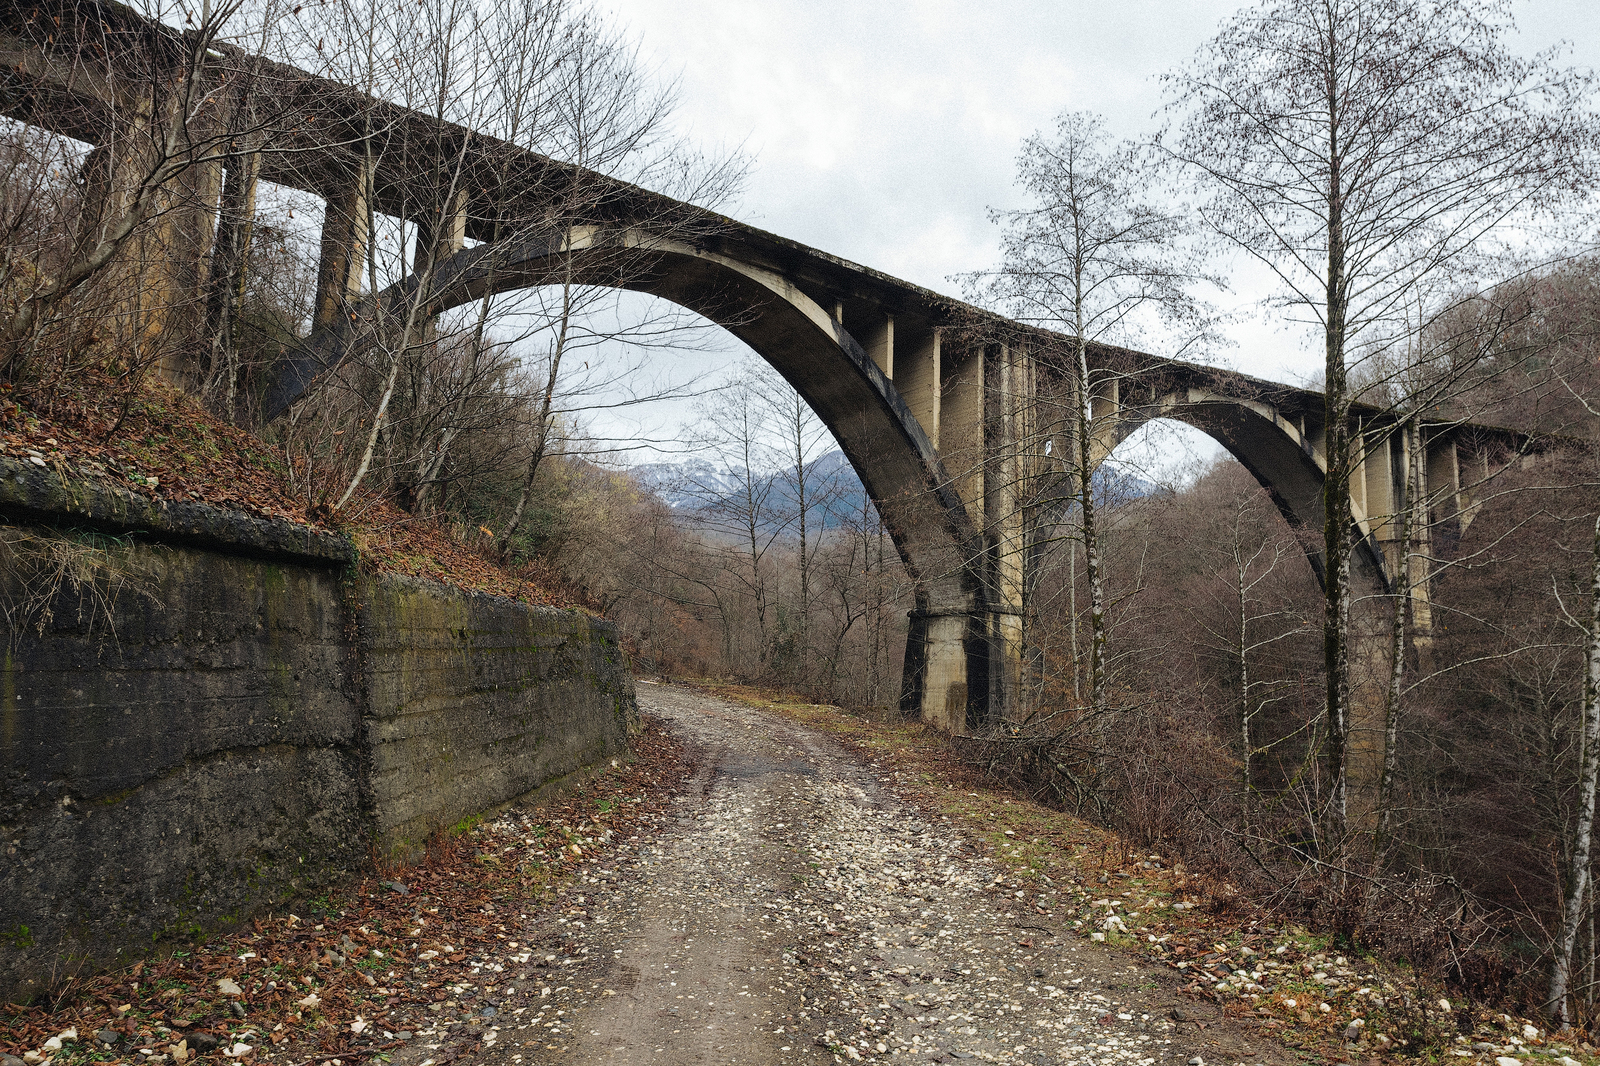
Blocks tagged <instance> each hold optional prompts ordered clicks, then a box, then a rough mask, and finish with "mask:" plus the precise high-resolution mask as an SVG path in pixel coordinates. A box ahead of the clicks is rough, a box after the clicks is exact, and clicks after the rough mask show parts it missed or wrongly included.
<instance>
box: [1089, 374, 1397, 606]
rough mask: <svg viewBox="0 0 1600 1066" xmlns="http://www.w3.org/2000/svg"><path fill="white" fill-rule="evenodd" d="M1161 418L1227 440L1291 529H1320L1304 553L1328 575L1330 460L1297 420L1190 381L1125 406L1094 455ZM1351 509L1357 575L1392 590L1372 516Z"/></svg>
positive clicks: (1355, 506)
mask: <svg viewBox="0 0 1600 1066" xmlns="http://www.w3.org/2000/svg"><path fill="white" fill-rule="evenodd" d="M1158 419H1172V420H1174V421H1177V422H1182V423H1184V424H1185V425H1189V426H1192V427H1194V428H1195V429H1198V430H1200V431H1201V432H1202V433H1204V434H1206V435H1207V436H1209V437H1210V438H1211V439H1212V440H1214V441H1216V442H1217V443H1218V444H1220V445H1222V447H1223V448H1224V449H1226V450H1227V452H1228V454H1230V455H1232V456H1233V457H1234V458H1235V459H1237V460H1238V461H1239V463H1240V464H1241V465H1243V466H1244V468H1245V469H1246V470H1248V471H1250V474H1251V476H1253V477H1254V478H1255V479H1256V482H1257V483H1258V484H1259V485H1260V486H1261V487H1262V488H1263V489H1266V490H1267V492H1268V494H1269V495H1271V497H1272V501H1273V503H1274V504H1276V505H1277V508H1278V511H1279V513H1280V514H1282V515H1283V517H1284V520H1285V521H1286V522H1288V523H1289V527H1290V528H1291V529H1294V530H1296V531H1302V530H1303V531H1306V532H1308V533H1315V534H1318V536H1317V537H1315V538H1311V540H1310V541H1309V542H1308V544H1307V547H1306V558H1307V560H1308V561H1309V562H1310V563H1311V567H1312V569H1313V570H1314V571H1315V572H1316V575H1317V580H1318V581H1319V582H1322V581H1325V580H1326V573H1325V570H1324V561H1323V557H1322V553H1321V551H1320V550H1319V549H1318V548H1316V547H1315V546H1314V543H1315V541H1317V540H1320V531H1321V530H1322V527H1323V522H1324V515H1325V513H1326V512H1325V510H1324V505H1323V485H1324V483H1325V482H1326V480H1327V476H1328V464H1327V460H1326V458H1325V457H1324V455H1323V453H1322V451H1321V449H1320V448H1318V447H1316V446H1315V443H1314V442H1313V441H1312V440H1310V439H1309V438H1308V437H1307V436H1306V434H1305V433H1304V432H1303V431H1302V429H1301V427H1300V425H1298V424H1297V423H1295V422H1293V421H1291V420H1290V419H1287V418H1285V417H1284V416H1283V414H1282V412H1280V411H1279V410H1278V408H1276V407H1275V406H1273V405H1272V404H1269V403H1266V402H1264V401H1262V400H1259V399H1254V398H1250V397H1239V396H1229V395H1227V394H1225V393H1220V392H1216V391H1213V390H1210V389H1206V388H1196V387H1190V388H1187V389H1182V390H1178V391H1174V392H1169V393H1166V394H1165V395H1161V396H1158V397H1155V398H1154V399H1151V400H1148V401H1145V402H1142V403H1139V404H1135V405H1129V406H1127V407H1124V408H1122V409H1120V410H1119V411H1118V412H1117V417H1116V420H1115V421H1114V422H1113V423H1112V424H1111V426H1110V427H1109V432H1107V433H1103V434H1102V440H1101V443H1100V444H1099V445H1098V447H1097V450H1096V454H1097V461H1098V462H1104V461H1105V460H1106V459H1108V458H1110V456H1111V453H1112V451H1113V450H1114V449H1115V448H1116V446H1117V445H1119V444H1121V443H1122V442H1123V441H1124V440H1127V439H1128V437H1129V436H1131V435H1132V434H1133V433H1134V431H1136V430H1138V429H1139V428H1141V427H1143V426H1145V425H1147V424H1149V423H1150V422H1153V421H1156V420H1158ZM1350 510H1351V518H1352V525H1353V527H1354V530H1353V532H1354V540H1355V546H1356V551H1355V553H1354V555H1353V556H1352V560H1353V563H1354V566H1353V567H1352V570H1353V571H1354V576H1355V577H1356V578H1357V579H1358V580H1360V581H1362V582H1363V583H1365V584H1368V585H1370V586H1372V587H1373V588H1374V589H1375V590H1376V589H1387V588H1388V583H1389V575H1388V566H1387V562H1386V559H1385V556H1384V553H1383V549H1382V548H1381V547H1380V545H1379V543H1378V538H1377V536H1376V535H1375V533H1374V530H1373V528H1372V522H1371V521H1370V520H1369V517H1368V516H1367V514H1366V513H1365V511H1364V510H1363V508H1362V507H1361V505H1360V504H1359V503H1358V502H1357V501H1355V500H1352V501H1351V503H1350Z"/></svg>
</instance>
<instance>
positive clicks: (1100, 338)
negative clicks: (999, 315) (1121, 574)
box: [965, 111, 1204, 712]
mask: <svg viewBox="0 0 1600 1066" xmlns="http://www.w3.org/2000/svg"><path fill="white" fill-rule="evenodd" d="M1151 178H1152V170H1151V167H1150V160H1149V158H1148V157H1147V156H1146V155H1145V154H1144V153H1143V152H1141V150H1140V149H1138V148H1137V147H1136V146H1134V145H1132V144H1129V143H1126V142H1123V143H1113V142H1111V140H1110V138H1109V136H1108V135H1107V133H1106V131H1105V127H1104V123H1103V122H1102V121H1101V119H1100V118H1099V117H1098V116H1096V115H1093V114H1091V113H1089V112H1083V111H1076V112H1067V113H1065V114H1063V115H1062V116H1061V117H1060V118H1059V119H1058V120H1057V122H1056V128H1055V130H1054V131H1052V133H1051V134H1049V135H1046V134H1036V135H1034V136H1033V137H1030V138H1029V139H1028V140H1027V141H1026V142H1025V143H1024V145H1023V149H1022V153H1021V155H1020V157H1019V158H1018V161H1017V181H1018V184H1019V185H1020V186H1021V187H1022V189H1023V190H1024V191H1025V192H1026V194H1027V195H1028V197H1029V198H1030V199H1031V201H1032V204H1031V205H1030V206H1028V207H1025V208H1020V209H1016V210H1007V211H995V212H992V213H991V217H992V219H993V220H994V221H995V222H997V223H998V224H1000V225H1001V226H1002V227H1003V236H1002V239H1001V252H1002V264H1001V266H1000V267H999V269H997V270H995V271H992V272H988V273H982V274H974V275H969V276H968V277H967V278H966V279H965V280H966V282H967V284H968V288H969V290H970V291H971V293H972V295H973V298H974V299H975V300H978V301H981V302H987V303H990V304H992V305H995V306H998V307H1000V308H1003V309H1004V310H1005V311H1006V312H1007V313H1009V314H1010V315H1012V316H1013V317H1014V318H1016V319H1017V320H1019V321H1022V322H1026V323H1030V324H1034V325H1039V326H1044V327H1047V328H1050V329H1054V330H1058V331H1060V332H1062V333H1064V334H1065V335H1066V337H1067V346H1066V350H1065V351H1064V352H1061V353H1051V354H1052V355H1058V357H1059V362H1060V363H1061V364H1062V365H1061V370H1062V371H1064V373H1065V376H1066V378H1067V380H1068V381H1069V382H1070V387H1069V388H1068V390H1067V392H1066V396H1067V399H1066V401H1065V402H1066V403H1067V404H1068V405H1070V407H1069V410H1068V411H1066V412H1060V413H1053V412H1049V413H1047V412H1041V415H1040V417H1039V418H1038V419H1037V421H1038V422H1039V423H1040V424H1041V425H1055V424H1059V422H1060V421H1062V420H1063V418H1062V416H1063V415H1064V416H1065V417H1064V420H1065V421H1066V422H1067V424H1068V427H1069V432H1070V441H1071V444H1070V447H1071V449H1072V452H1073V454H1072V455H1071V456H1070V457H1069V458H1067V460H1066V467H1067V469H1068V470H1069V471H1070V480H1071V484H1072V489H1071V503H1072V504H1073V505H1074V506H1075V512H1076V516H1077V539H1078V540H1079V541H1080V542H1081V544H1082V546H1083V562H1084V572H1085V577H1086V583H1087V587H1088V598H1089V633H1088V644H1089V647H1088V653H1089V663H1088V671H1087V674H1088V678H1087V680H1088V685H1087V687H1088V693H1089V700H1090V703H1091V705H1092V706H1093V708H1094V709H1095V710H1096V711H1099V712H1103V711H1104V710H1105V709H1106V707H1107V704H1108V684H1107V671H1106V662H1107V649H1106V643H1107V640H1108V639H1109V633H1108V626H1107V618H1106V592H1105V579H1104V574H1103V572H1102V570H1103V561H1104V559H1103V552H1102V550H1101V534H1100V528H1099V525H1098V520H1097V513H1096V500H1095V492H1094V471H1095V468H1096V466H1097V465H1098V463H1099V461H1100V459H1101V456H1099V455H1097V454H1096V452H1095V449H1096V444H1097V435H1098V434H1097V430H1098V428H1099V423H1098V420H1097V418H1096V413H1095V406H1094V405H1095V400H1096V397H1097V396H1105V395H1108V394H1110V391H1111V390H1110V389H1109V388H1108V386H1110V385H1112V384H1113V382H1114V376H1115V371H1114V370H1108V369H1104V368H1101V367H1098V366H1095V365H1091V362H1090V358H1089V347H1090V345H1091V343H1095V342H1112V343H1116V342H1124V343H1126V342H1128V341H1131V340H1133V339H1134V338H1136V337H1138V336H1139V335H1140V333H1141V330H1142V329H1144V328H1147V327H1148V326H1149V325H1150V324H1151V319H1164V320H1165V321H1166V322H1167V323H1168V324H1169V325H1172V326H1175V327H1177V331H1178V333H1179V335H1180V336H1185V335H1186V337H1187V339H1188V340H1191V341H1193V340H1196V339H1198V338H1199V337H1200V336H1201V334H1202V333H1203V332H1204V331H1203V329H1201V328H1200V323H1201V311H1202V307H1201V305H1200V304H1199V303H1198V301H1196V300H1195V299H1194V298H1193V297H1192V296H1191V295H1190V293H1189V287H1190V286H1191V285H1192V284H1193V283H1195V282H1197V281H1199V280H1200V279H1201V272H1200V270H1199V268H1198V266H1197V263H1196V260H1195V258H1194V256H1193V255H1192V253H1191V252H1190V250H1189V249H1188V248H1187V247H1186V245H1185V243H1184V238H1185V236H1186V233H1187V226H1186V223H1185V220H1184V218H1183V216H1182V215H1181V214H1180V213H1178V211H1177V210H1176V209H1174V208H1173V207H1172V206H1170V205H1162V204H1159V203H1157V202H1155V201H1154V200H1153V199H1152V198H1150V197H1149V196H1148V195H1147V190H1148V189H1149V188H1150V185H1151V184H1152V181H1151ZM1184 347H1185V346H1184V345H1183V344H1181V343H1180V344H1179V345H1178V346H1177V348H1176V350H1175V351H1174V352H1172V353H1170V354H1174V355H1177V354H1181V352H1182V350H1183V348H1184ZM1039 354H1044V353H1039ZM1112 417H1115V416H1114V413H1113V415H1112ZM1046 510H1049V508H1046ZM1055 510H1058V511H1059V510H1060V508H1059V507H1057V508H1055ZM1074 615H1076V612H1074ZM1074 670H1076V664H1075V665H1074Z"/></svg>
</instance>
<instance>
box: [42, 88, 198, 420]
mask: <svg viewBox="0 0 1600 1066" xmlns="http://www.w3.org/2000/svg"><path fill="white" fill-rule="evenodd" d="M130 112H131V115H130V117H129V118H128V119H127V120H126V121H125V122H123V123H120V124H119V125H118V127H117V129H116V130H115V131H114V133H113V135H112V137H111V139H109V140H107V141H106V142H105V143H102V144H99V145H97V146H95V148H93V149H92V150H91V151H90V153H89V158H88V160H87V161H86V163H85V165H84V193H83V208H82V211H81V213H80V215H79V218H78V224H77V231H76V233H75V236H74V244H75V247H76V250H77V252H78V254H88V253H90V252H92V251H93V250H94V249H95V248H96V247H97V246H99V245H101V243H102V242H103V241H105V240H107V239H108V238H110V237H111V235H112V233H113V231H114V230H115V227H116V226H117V224H118V223H120V222H121V221H122V220H123V219H125V218H126V217H127V215H128V212H129V211H131V210H133V208H134V205H135V203H136V201H137V200H138V198H139V195H140V193H141V191H142V183H143V182H144V181H145V179H146V177H147V175H148V174H149V173H150V171H151V168H152V167H153V166H154V165H155V162H156V156H155V152H156V149H157V145H158V144H159V138H160V136H161V132H162V131H161V130H160V128H159V127H160V125H161V124H160V123H158V122H157V121H156V115H155V113H154V111H153V106H152V104H151V102H150V99H149V94H144V96H143V97H142V99H141V100H140V101H139V102H138V103H137V104H136V105H135V106H133V107H132V108H130ZM167 121H172V119H171V116H168V117H167ZM221 177H222V168H221V161H220V159H217V158H201V159H197V160H195V161H193V162H191V163H190V164H189V165H188V166H187V167H185V168H184V169H183V170H181V171H180V172H179V173H178V174H176V175H175V176H173V177H171V178H169V179H168V180H167V181H166V182H165V183H164V184H163V185H162V186H161V187H160V189H159V190H158V191H157V192H156V194H155V203H154V205H153V206H152V208H151V209H150V210H149V211H148V212H147V213H146V215H145V221H144V223H143V224H142V225H140V226H139V227H138V228H137V229H135V230H134V231H133V233H132V235H131V236H129V237H128V238H127V239H126V241H125V242H124V243H123V244H122V245H121V247H120V248H119V249H118V250H117V252H116V256H115V259H114V260H113V263H112V265H111V266H109V267H108V268H107V270H106V272H105V274H104V275H103V276H102V277H101V278H100V279H99V280H98V281H97V282H96V283H95V286H94V289H93V290H91V291H97V292H98V293H99V294H100V295H99V296H94V295H90V296H88V297H87V299H88V300H89V301H90V302H91V303H99V304H100V306H99V307H96V308H94V309H92V310H90V311H89V313H88V315H87V316H85V317H86V318H91V319H94V318H97V319H100V320H101V321H103V322H106V323H108V324H109V326H110V328H109V329H108V330H106V332H105V334H104V336H106V337H108V338H109V341H110V343H111V344H112V345H113V346H114V348H115V352H116V355H117V356H118V357H120V358H127V359H132V360H134V361H137V362H140V363H143V364H145V365H149V366H153V367H154V368H155V370H156V372H157V373H158V374H160V376H162V377H163V378H166V379H167V380H169V381H172V382H174V383H175V384H178V385H179V386H181V387H183V388H185V389H193V388H195V386H196V385H197V384H198V383H199V373H200V367H199V361H198V359H197V358H196V356H197V352H198V348H199V345H198V344H197V341H198V340H199V337H200V333H201V329H202V325H203V323H204V321H205V314H204V305H205V289H206V279H207V276H208V266H209V259H210V252H211V243H212V226H213V216H214V213H215V211H216V206H217V196H218V192H219V189H220V184H221ZM75 299H76V298H75Z"/></svg>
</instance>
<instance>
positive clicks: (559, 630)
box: [361, 578, 638, 855]
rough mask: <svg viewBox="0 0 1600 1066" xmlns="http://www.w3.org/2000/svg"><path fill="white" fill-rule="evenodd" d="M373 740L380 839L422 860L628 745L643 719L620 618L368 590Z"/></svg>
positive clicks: (410, 583) (413, 587) (396, 586)
mask: <svg viewBox="0 0 1600 1066" xmlns="http://www.w3.org/2000/svg"><path fill="white" fill-rule="evenodd" d="M362 595H363V599H364V602H363V604H362V607H361V633H362V638H361V639H362V658H363V662H364V666H365V669H366V671H367V679H366V683H367V687H368V701H369V702H368V710H367V718H366V728H367V746H368V751H369V753H370V757H371V760H372V771H371V773H372V778H371V779H372V790H373V803H374V812H375V816H376V830H377V833H378V836H379V842H380V844H381V845H382V846H383V847H384V848H385V849H386V850H388V851H390V852H398V853H400V854H402V855H404V854H408V853H411V852H412V851H414V849H416V848H417V847H418V846H419V845H421V844H422V843H423V842H424V841H425V840H426V839H427V837H428V835H429V834H430V833H431V832H433V831H435V830H437V829H441V828H445V827H447V826H450V825H452V824H454V823H455V822H457V821H459V820H460V819H462V818H465V817H467V816H469V815H472V814H476V813H477V812H480V811H484V810H488V809H489V808H492V807H495V806H497V805H499V804H503V803H505V802H507V801H508V800H511V799H513V798H517V797H523V796H527V795H528V794H529V793H532V792H535V791H537V790H540V789H544V788H548V787H551V786H553V785H556V784H559V783H560V781H561V780H562V779H563V778H565V777H567V776H568V775H570V774H573V773H575V772H578V771H579V770H581V769H583V768H586V767H590V766H594V765H596V764H597V763H600V762H602V761H603V760H605V759H608V758H610V757H611V756H612V755H614V754H615V753H617V752H618V751H620V750H621V749H622V748H623V747H624V746H625V745H626V743H627V735H628V731H629V730H630V728H632V727H633V725H634V724H635V723H636V721H637V716H638V711H637V709H636V707H635V705H634V696H633V679H632V676H631V675H630V674H629V673H628V669H627V664H626V663H625V662H624V661H623V656H622V651H621V648H619V647H618V645H617V642H616V636H615V632H614V630H613V628H612V627H611V625H610V624H609V623H606V622H602V621H599V620H597V619H594V618H590V617H588V616H586V615H582V614H577V613H576V612H571V611H556V610H551V609H548V608H529V607H526V606H523V605H522V604H518V603H514V602H512V601H510V600H506V599H502V598H500V597H496V596H484V595H477V594H472V593H462V592H458V591H456V590H453V589H450V590H446V589H441V588H440V587H439V586H437V585H434V584H431V583H429V582H422V581H414V580H409V579H404V578H390V579H387V580H385V581H382V582H372V583H363V587H362Z"/></svg>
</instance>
